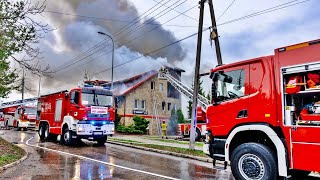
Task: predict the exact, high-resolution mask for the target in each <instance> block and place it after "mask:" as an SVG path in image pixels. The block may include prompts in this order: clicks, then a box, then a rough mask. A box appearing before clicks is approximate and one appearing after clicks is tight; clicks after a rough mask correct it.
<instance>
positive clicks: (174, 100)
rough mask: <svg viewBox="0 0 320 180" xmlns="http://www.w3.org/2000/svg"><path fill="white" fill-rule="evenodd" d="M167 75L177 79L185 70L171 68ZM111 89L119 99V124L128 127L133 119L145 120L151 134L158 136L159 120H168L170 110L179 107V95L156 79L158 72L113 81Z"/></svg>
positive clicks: (169, 85)
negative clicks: (138, 117)
mask: <svg viewBox="0 0 320 180" xmlns="http://www.w3.org/2000/svg"><path fill="white" fill-rule="evenodd" d="M170 72H171V74H172V75H173V76H175V78H177V79H179V80H180V78H181V72H184V71H183V70H181V69H177V68H175V69H174V68H170ZM113 87H114V94H115V96H117V98H118V110H117V113H118V114H119V115H120V116H121V121H120V123H121V124H123V125H125V126H128V125H131V124H133V123H134V122H133V117H134V116H141V117H144V118H146V119H147V120H148V121H149V122H150V123H149V133H150V134H152V135H156V134H158V133H159V130H160V124H161V121H163V120H166V121H167V120H169V118H170V115H171V110H172V109H175V110H177V109H180V108H181V95H180V93H179V92H178V91H177V90H175V89H174V87H173V86H172V85H171V84H170V83H169V82H168V81H167V80H164V79H159V78H158V71H157V70H152V71H149V72H146V73H143V74H139V75H137V76H134V77H132V78H129V79H125V80H121V81H117V82H114V84H113Z"/></svg>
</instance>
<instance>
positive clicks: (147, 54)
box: [92, 28, 210, 76]
mask: <svg viewBox="0 0 320 180" xmlns="http://www.w3.org/2000/svg"><path fill="white" fill-rule="evenodd" d="M209 29H210V28H206V29H204V30H203V32H204V31H207V30H209ZM197 34H198V33H193V34H191V35H189V36H187V37H184V38H182V39H180V40H178V41H175V42H173V43H170V44H167V45H165V46H163V47H161V48H159V49H156V50H153V51H151V52H148V53H146V54H144V55H141V56H138V57H137V58H134V59H132V60H129V61H127V62H124V63H121V64H118V65H116V66H114V67H113V68H117V67H120V66H123V65H125V64H128V63H130V62H132V61H135V60H138V59H140V58H142V57H145V56H149V55H151V54H153V53H155V52H157V51H160V50H162V49H165V48H167V47H169V46H172V45H174V44H177V43H179V42H181V41H184V40H186V39H189V38H191V37H193V36H195V35H197ZM111 69H112V68H109V69H105V70H103V71H100V72H98V73H95V74H93V75H92V76H96V75H98V74H101V73H103V72H106V71H109V70H111Z"/></svg>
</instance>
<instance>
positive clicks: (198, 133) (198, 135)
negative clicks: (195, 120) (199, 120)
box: [195, 128, 201, 141]
mask: <svg viewBox="0 0 320 180" xmlns="http://www.w3.org/2000/svg"><path fill="white" fill-rule="evenodd" d="M200 139H201V132H200V130H199V129H198V128H196V136H195V140H196V141H200Z"/></svg>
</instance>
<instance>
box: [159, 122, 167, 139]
mask: <svg viewBox="0 0 320 180" xmlns="http://www.w3.org/2000/svg"><path fill="white" fill-rule="evenodd" d="M161 129H162V139H163V137H165V138H166V139H168V135H167V124H166V121H162V124H161Z"/></svg>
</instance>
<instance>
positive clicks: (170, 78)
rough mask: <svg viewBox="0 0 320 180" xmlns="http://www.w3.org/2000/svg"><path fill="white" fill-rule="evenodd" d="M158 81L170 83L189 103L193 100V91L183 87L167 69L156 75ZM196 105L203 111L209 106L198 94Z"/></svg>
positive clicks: (207, 101) (162, 69) (206, 100)
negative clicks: (162, 80) (163, 80)
mask: <svg viewBox="0 0 320 180" xmlns="http://www.w3.org/2000/svg"><path fill="white" fill-rule="evenodd" d="M158 78H159V79H165V80H167V81H168V82H170V83H171V85H172V86H173V87H174V88H175V89H176V90H177V91H179V92H180V93H182V94H183V95H185V96H186V97H187V98H188V99H189V100H190V101H192V98H193V89H191V88H189V87H188V86H186V85H184V84H183V83H182V82H181V81H179V80H178V79H176V78H174V77H173V76H172V75H171V74H170V73H169V71H168V69H167V68H161V69H160V71H159V74H158ZM198 104H199V105H200V106H201V108H202V110H203V111H206V109H207V107H208V105H209V104H210V102H209V100H208V99H207V98H206V97H204V96H202V95H200V94H198Z"/></svg>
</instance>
